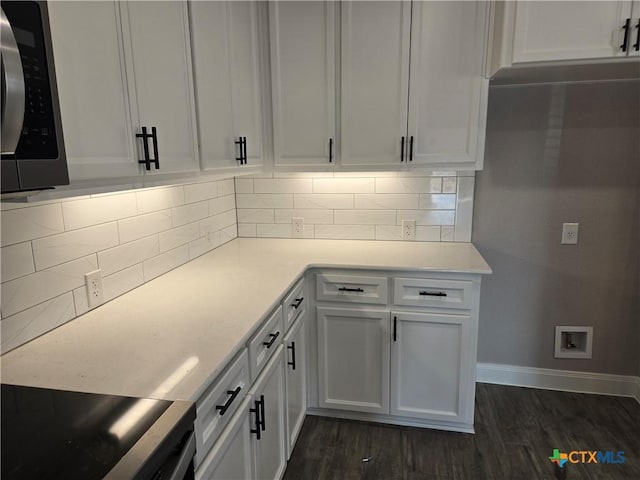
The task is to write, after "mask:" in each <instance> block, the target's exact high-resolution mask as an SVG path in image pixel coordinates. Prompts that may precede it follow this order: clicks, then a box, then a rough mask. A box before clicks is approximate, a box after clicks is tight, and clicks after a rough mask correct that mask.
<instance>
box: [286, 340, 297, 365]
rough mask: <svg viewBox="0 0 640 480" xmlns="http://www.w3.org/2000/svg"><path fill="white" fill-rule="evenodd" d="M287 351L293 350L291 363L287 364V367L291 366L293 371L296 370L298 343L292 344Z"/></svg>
mask: <svg viewBox="0 0 640 480" xmlns="http://www.w3.org/2000/svg"><path fill="white" fill-rule="evenodd" d="M287 349H289V350H291V361H290V362H287V365H291V368H292V369H293V370H295V369H296V342H291V345H287Z"/></svg>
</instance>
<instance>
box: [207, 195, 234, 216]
mask: <svg viewBox="0 0 640 480" xmlns="http://www.w3.org/2000/svg"><path fill="white" fill-rule="evenodd" d="M234 208H236V196H235V195H225V196H224V197H219V198H214V199H213V200H209V215H215V214H217V213H222V212H226V211H227V210H232V209H234Z"/></svg>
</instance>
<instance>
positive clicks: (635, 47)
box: [633, 18, 640, 52]
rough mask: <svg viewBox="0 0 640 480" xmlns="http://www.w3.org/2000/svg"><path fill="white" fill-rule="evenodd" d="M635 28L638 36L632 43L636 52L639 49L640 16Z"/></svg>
mask: <svg viewBox="0 0 640 480" xmlns="http://www.w3.org/2000/svg"><path fill="white" fill-rule="evenodd" d="M636 28H637V29H638V34H637V35H638V36H637V37H636V43H634V44H633V49H634V50H635V51H636V52H638V51H640V18H639V19H638V23H637V24H636Z"/></svg>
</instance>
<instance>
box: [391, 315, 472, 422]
mask: <svg viewBox="0 0 640 480" xmlns="http://www.w3.org/2000/svg"><path fill="white" fill-rule="evenodd" d="M391 321H392V330H393V333H392V342H391V409H390V412H391V414H392V415H399V416H403V417H413V418H424V419H428V420H444V421H454V422H467V421H469V414H470V413H473V412H469V411H468V408H467V406H468V399H469V396H470V395H471V394H472V392H470V391H469V375H470V373H471V372H469V369H468V368H467V366H468V364H469V355H470V348H469V338H470V337H469V328H470V321H471V319H470V317H469V316H466V315H449V314H436V313H422V312H396V311H392V312H391Z"/></svg>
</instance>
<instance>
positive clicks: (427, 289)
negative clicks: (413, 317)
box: [393, 278, 471, 310]
mask: <svg viewBox="0 0 640 480" xmlns="http://www.w3.org/2000/svg"><path fill="white" fill-rule="evenodd" d="M393 285H394V288H393V303H395V304H396V305H409V306H412V307H440V308H457V309H463V310H469V309H471V282H469V281H465V280H440V279H436V278H396V279H394V282H393Z"/></svg>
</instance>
